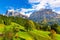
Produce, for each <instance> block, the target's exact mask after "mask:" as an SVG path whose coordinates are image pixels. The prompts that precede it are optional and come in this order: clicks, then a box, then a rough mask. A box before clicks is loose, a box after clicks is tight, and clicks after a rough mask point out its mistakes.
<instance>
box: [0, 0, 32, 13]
mask: <svg viewBox="0 0 60 40" xmlns="http://www.w3.org/2000/svg"><path fill="white" fill-rule="evenodd" d="M12 8H14V9H19V8H31V4H29V3H28V0H0V13H5V12H6V10H8V9H12Z"/></svg>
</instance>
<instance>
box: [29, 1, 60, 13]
mask: <svg viewBox="0 0 60 40" xmlns="http://www.w3.org/2000/svg"><path fill="white" fill-rule="evenodd" d="M29 3H30V4H31V5H32V9H35V10H40V9H41V8H45V7H46V6H47V5H48V4H49V5H50V8H51V9H53V11H55V10H54V8H57V7H60V0H29ZM34 3H39V4H37V5H36V4H34ZM47 3H48V4H47ZM55 12H57V13H60V11H55Z"/></svg>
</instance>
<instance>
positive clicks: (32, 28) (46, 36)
mask: <svg viewBox="0 0 60 40" xmlns="http://www.w3.org/2000/svg"><path fill="white" fill-rule="evenodd" d="M54 26H57V25H53V27H54ZM48 29H50V26H47V25H45V24H44V25H43V26H42V25H40V24H38V23H35V22H33V21H32V20H28V19H23V18H19V17H6V16H2V15H0V40H55V39H56V40H60V34H54V33H53V34H54V35H52V34H51V32H50V31H48ZM50 34H51V36H50ZM52 37H53V38H52Z"/></svg>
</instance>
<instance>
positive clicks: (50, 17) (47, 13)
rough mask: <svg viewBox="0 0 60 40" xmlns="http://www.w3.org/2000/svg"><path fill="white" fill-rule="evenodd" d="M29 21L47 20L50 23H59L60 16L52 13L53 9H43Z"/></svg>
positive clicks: (31, 16)
mask: <svg viewBox="0 0 60 40" xmlns="http://www.w3.org/2000/svg"><path fill="white" fill-rule="evenodd" d="M29 19H31V20H33V21H35V22H41V21H43V20H46V21H48V22H50V21H58V19H60V14H58V13H56V12H54V11H52V10H51V9H42V10H39V11H36V12H34V13H32V14H31V15H30V17H29Z"/></svg>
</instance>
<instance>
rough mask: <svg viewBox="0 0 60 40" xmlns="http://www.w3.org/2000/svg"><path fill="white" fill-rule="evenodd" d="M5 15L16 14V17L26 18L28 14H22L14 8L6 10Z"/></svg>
mask: <svg viewBox="0 0 60 40" xmlns="http://www.w3.org/2000/svg"><path fill="white" fill-rule="evenodd" d="M6 16H14V17H15V16H17V17H22V18H28V16H26V15H23V14H22V13H20V12H18V11H15V10H7V11H6Z"/></svg>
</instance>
